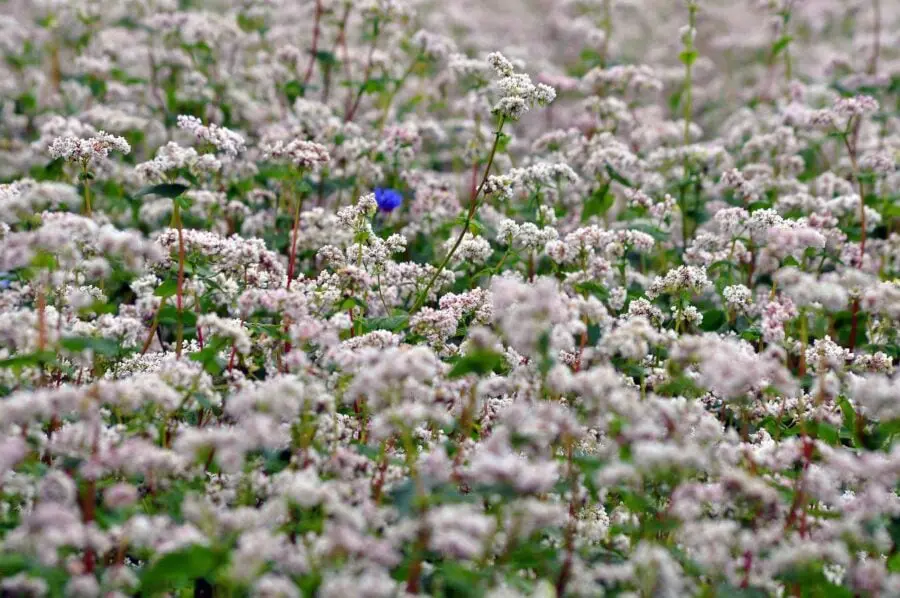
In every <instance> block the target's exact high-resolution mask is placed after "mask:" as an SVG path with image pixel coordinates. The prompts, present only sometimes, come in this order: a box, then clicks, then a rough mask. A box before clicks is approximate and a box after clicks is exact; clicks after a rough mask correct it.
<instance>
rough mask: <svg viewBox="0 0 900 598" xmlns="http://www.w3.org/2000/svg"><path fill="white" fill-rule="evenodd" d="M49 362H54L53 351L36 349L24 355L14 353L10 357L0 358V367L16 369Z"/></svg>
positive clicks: (54, 355) (54, 354)
mask: <svg viewBox="0 0 900 598" xmlns="http://www.w3.org/2000/svg"><path fill="white" fill-rule="evenodd" d="M51 363H56V353H54V352H53V351H36V352H34V353H26V354H25V355H16V356H15V357H10V358H8V359H0V369H2V368H12V369H18V368H26V367H35V366H39V365H41V364H51Z"/></svg>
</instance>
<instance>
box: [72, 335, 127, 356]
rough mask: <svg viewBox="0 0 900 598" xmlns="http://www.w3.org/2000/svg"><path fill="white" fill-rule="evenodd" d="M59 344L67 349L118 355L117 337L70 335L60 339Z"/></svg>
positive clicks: (78, 351) (77, 351) (75, 351)
mask: <svg viewBox="0 0 900 598" xmlns="http://www.w3.org/2000/svg"><path fill="white" fill-rule="evenodd" d="M59 346H60V347H62V348H63V349H66V350H67V351H72V352H74V353H80V352H81V351H87V350H91V351H93V352H94V353H97V354H98V355H107V356H111V355H117V354H118V353H119V343H118V341H116V340H115V339H111V338H102V337H94V336H69V337H66V338H62V339H60V341H59Z"/></svg>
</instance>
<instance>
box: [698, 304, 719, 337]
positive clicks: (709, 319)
mask: <svg viewBox="0 0 900 598" xmlns="http://www.w3.org/2000/svg"><path fill="white" fill-rule="evenodd" d="M724 323H725V312H723V311H722V310H721V309H710V310H707V311H705V312H703V322H701V323H700V329H701V330H704V331H706V332H715V331H716V330H718V329H719V328H721V327H722V324H724Z"/></svg>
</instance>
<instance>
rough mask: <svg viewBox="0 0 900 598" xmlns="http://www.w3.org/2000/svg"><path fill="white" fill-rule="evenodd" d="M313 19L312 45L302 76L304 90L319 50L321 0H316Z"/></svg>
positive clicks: (310, 76)
mask: <svg viewBox="0 0 900 598" xmlns="http://www.w3.org/2000/svg"><path fill="white" fill-rule="evenodd" d="M314 19H315V21H314V23H313V38H312V47H311V48H310V50H309V64H307V65H306V74H305V75H304V76H303V89H304V91H305V90H306V86H307V85H309V80H310V79H311V78H312V74H313V67H315V65H316V54H318V52H319V33H320V26H319V25H320V22H321V20H322V0H316V16H315V17H314Z"/></svg>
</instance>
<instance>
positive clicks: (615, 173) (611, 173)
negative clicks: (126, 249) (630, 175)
mask: <svg viewBox="0 0 900 598" xmlns="http://www.w3.org/2000/svg"><path fill="white" fill-rule="evenodd" d="M606 172H607V173H608V174H609V176H610V178H612V180H614V181H616V182H617V183H619V184H620V185H625V186H626V187H631V188H633V187H634V183H632V182H631V181H629V180H628V179H626V178H625V177H624V176H622V175H621V174H620V173H619V172H618V171H617V170H616V169H615V168H613V167H612V166H610V165H609V164H607V165H606Z"/></svg>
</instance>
